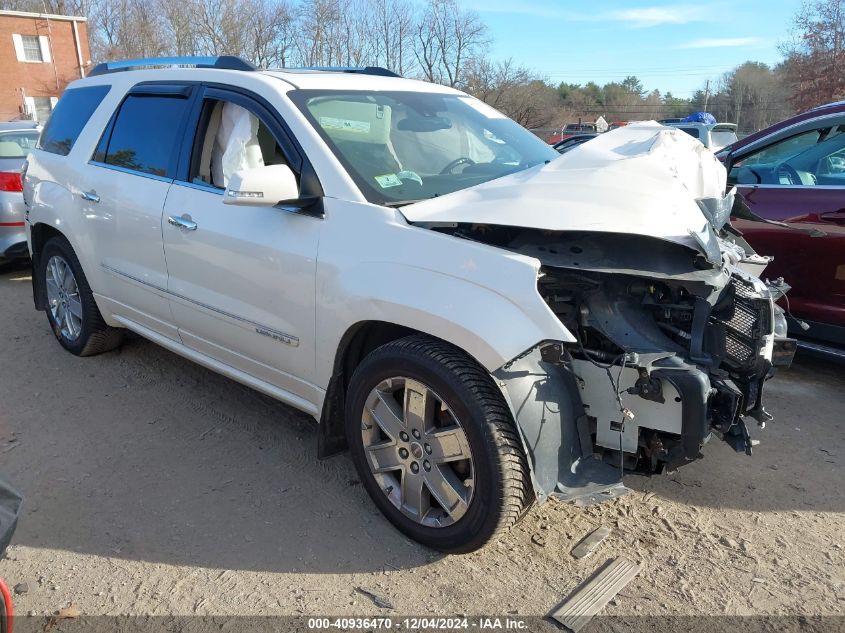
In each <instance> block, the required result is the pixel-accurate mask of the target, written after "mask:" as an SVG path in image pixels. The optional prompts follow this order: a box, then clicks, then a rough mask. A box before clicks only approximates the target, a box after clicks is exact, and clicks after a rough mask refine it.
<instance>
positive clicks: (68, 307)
mask: <svg viewBox="0 0 845 633" xmlns="http://www.w3.org/2000/svg"><path fill="white" fill-rule="evenodd" d="M38 264H39V266H38V274H39V275H40V276H41V282H42V283H43V284H44V289H45V293H46V294H47V302H46V305H47V309H46V312H47V320H48V321H49V322H50V329H51V330H52V331H53V334H55V336H56V339H57V340H58V341H59V343H60V344H61V346H62V347H64V348H65V349H66V350H67V351H69V352H70V353H71V354H75V355H76V356H93V355H94V354H101V353H103V352H108V351H111V350H113V349H115V348H116V347H118V346H119V345H120V344H121V342H122V341H123V330H122V329H119V328H114V327H111V326H109V325H108V324H107V323H106V322H105V320H104V319H103V315H102V314H100V310H99V308H97V303H96V302H95V301H94V293H92V292H91V287H90V286H89V285H88V280H87V279H86V278H85V273H84V272H82V266H81V265H80V263H79V259H78V258H77V257H76V253H74V251H73V248H72V247H71V245H70V242H68V241H67V239H65V238H64V237H60V236H56V237H53V238H51V239H50V240H48V242H47V243H46V244H45V245H44V248H43V249H42V250H41V254H40V256H39V258H38Z"/></svg>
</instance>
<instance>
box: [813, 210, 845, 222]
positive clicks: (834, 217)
mask: <svg viewBox="0 0 845 633" xmlns="http://www.w3.org/2000/svg"><path fill="white" fill-rule="evenodd" d="M819 217H820V218H821V219H822V220H828V221H830V222H845V209H840V210H839V211H828V212H826V213H820V214H819Z"/></svg>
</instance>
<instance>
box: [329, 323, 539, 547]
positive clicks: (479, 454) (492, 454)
mask: <svg viewBox="0 0 845 633" xmlns="http://www.w3.org/2000/svg"><path fill="white" fill-rule="evenodd" d="M346 432H347V439H348V442H349V447H350V449H351V452H352V458H353V461H354V462H355V467H356V468H357V470H358V474H359V476H360V477H361V481H362V482H363V484H364V487H365V488H366V490H367V492H368V493H369V495H370V497H371V498H372V499H373V501H374V502H375V504H376V505H377V506H378V508H379V509H380V510H381V511H382V513H384V515H385V516H386V517H387V519H388V520H389V521H390V522H391V523H393V525H395V526H396V527H397V528H398V529H399V530H400V531H401V532H403V533H404V534H406V535H407V536H409V537H410V538H412V539H414V540H416V541H419V542H420V543H423V544H424V545H427V546H428V547H431V548H433V549H436V550H439V551H441V552H449V553H466V552H471V551H474V550H476V549H478V548H480V547H482V546H483V545H485V544H486V543H487V542H488V541H490V540H491V539H494V538H496V537H497V536H498V535H499V534H501V533H502V532H504V531H506V530H507V529H509V528H510V527H511V526H513V525H514V524H515V523H516V522H517V521H518V520H519V518H520V517H521V516H523V515H524V513H525V511H526V510H527V508H528V506H530V504H531V502H532V501H533V494H532V491H531V484H530V481H529V478H528V466H527V462H526V459H525V455H524V453H523V450H522V447H521V444H520V441H519V437H518V435H517V431H516V428H515V426H514V422H513V418H512V416H511V414H510V411H509V409H508V407H507V405H506V404H505V401H504V398H503V397H502V394H501V392H500V391H499V389H498V387H497V386H496V384H495V383H494V382H493V379H492V378H491V377H490V374H489V373H487V372H486V371H485V370H484V368H483V367H481V366H480V365H479V364H478V363H477V362H476V361H475V360H473V359H472V358H470V357H469V356H467V355H466V354H465V353H463V352H462V351H461V350H459V349H457V348H455V347H454V346H452V345H449V344H447V343H445V342H443V341H440V340H437V339H434V338H432V337H428V336H423V335H418V336H410V337H408V338H404V339H400V340H397V341H393V342H391V343H388V344H386V345H384V346H382V347H380V348H378V349H377V350H375V351H374V352H372V353H371V354H369V355H368V356H367V357H366V358H365V359H364V360H363V362H362V363H361V364H360V365H359V366H358V368H357V369H356V370H355V373H354V374H353V376H352V379H351V380H350V384H349V390H348V393H347V408H346Z"/></svg>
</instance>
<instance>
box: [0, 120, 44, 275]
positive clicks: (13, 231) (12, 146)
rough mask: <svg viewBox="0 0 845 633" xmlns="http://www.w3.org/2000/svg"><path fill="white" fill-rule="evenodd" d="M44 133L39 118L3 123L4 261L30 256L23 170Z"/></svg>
mask: <svg viewBox="0 0 845 633" xmlns="http://www.w3.org/2000/svg"><path fill="white" fill-rule="evenodd" d="M40 133H41V128H40V127H39V126H38V123H36V122H35V121H9V122H7V123H0V262H4V261H7V260H10V259H18V258H24V257H29V251H28V250H27V247H26V233H25V231H24V206H23V193H21V191H22V187H21V170H22V169H23V164H24V161H25V160H26V156H27V154H29V151H30V150H31V149H33V148H34V147H35V144H36V143H37V142H38V135H39V134H40Z"/></svg>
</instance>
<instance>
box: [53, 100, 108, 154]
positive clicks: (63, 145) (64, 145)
mask: <svg viewBox="0 0 845 633" xmlns="http://www.w3.org/2000/svg"><path fill="white" fill-rule="evenodd" d="M109 89H110V86H86V87H84V88H72V89H70V90H66V91H65V93H64V94H63V95H62V98H61V99H59V102H58V103H57V104H56V108H55V109H54V110H53V113H52V114H51V115H50V118H49V120H48V121H47V125H45V126H44V130H43V131H42V132H41V140H40V141H39V145H38V147H39V148H40V149H42V150H44V151H45V152H50V153H52V154H59V155H61V156H67V155H68V154H69V153H70V150H71V149H72V148H73V144H74V143H76V139H77V138H79V135H80V133H81V132H82V129H83V128H84V127H85V125H86V124H87V123H88V119H90V118H91V115H92V114H94V110H96V109H97V106H99V105H100V103H101V102H102V101H103V98H105V96H106V94H108V92H109Z"/></svg>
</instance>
